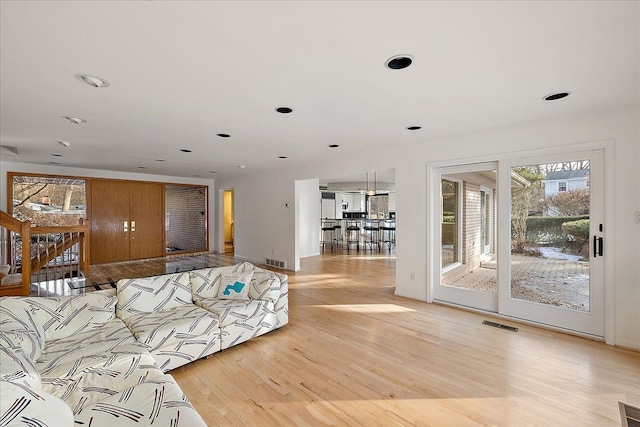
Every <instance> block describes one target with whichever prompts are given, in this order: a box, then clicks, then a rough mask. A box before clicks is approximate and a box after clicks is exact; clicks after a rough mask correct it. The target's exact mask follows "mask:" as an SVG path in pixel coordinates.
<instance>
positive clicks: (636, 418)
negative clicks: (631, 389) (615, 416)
mask: <svg viewBox="0 0 640 427" xmlns="http://www.w3.org/2000/svg"><path fill="white" fill-rule="evenodd" d="M618 405H619V406H620V418H622V427H640V408H636V407H635V406H631V405H627V404H624V403H622V402H618Z"/></svg>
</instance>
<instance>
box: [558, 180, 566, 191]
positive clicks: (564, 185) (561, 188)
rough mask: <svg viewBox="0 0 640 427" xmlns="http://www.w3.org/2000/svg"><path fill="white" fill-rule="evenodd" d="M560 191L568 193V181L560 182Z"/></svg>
mask: <svg viewBox="0 0 640 427" xmlns="http://www.w3.org/2000/svg"><path fill="white" fill-rule="evenodd" d="M558 191H567V181H560V182H558Z"/></svg>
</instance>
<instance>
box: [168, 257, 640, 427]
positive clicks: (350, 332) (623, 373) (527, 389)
mask: <svg viewBox="0 0 640 427" xmlns="http://www.w3.org/2000/svg"><path fill="white" fill-rule="evenodd" d="M394 270H395V259H394V258H392V257H389V256H385V255H378V256H369V255H362V254H360V255H330V254H327V255H324V256H319V257H313V258H309V259H305V260H303V261H302V272H300V273H297V274H293V273H292V274H290V288H289V289H290V290H289V315H290V323H289V325H287V326H285V327H283V328H281V329H279V330H277V331H273V332H270V333H268V334H266V335H263V336H261V337H258V338H255V339H253V340H251V341H249V342H246V343H243V344H240V345H238V346H235V347H232V348H230V349H227V350H224V351H222V352H219V353H216V354H214V355H212V356H211V357H210V358H209V359H202V360H198V361H196V362H193V363H190V364H189V365H186V366H184V367H181V368H178V369H175V370H174V371H172V372H171V374H172V375H173V376H174V377H175V378H176V380H177V381H178V383H179V384H180V386H181V387H182V389H183V390H184V392H185V394H186V395H187V396H188V397H189V399H190V400H191V402H192V403H193V405H194V406H195V407H196V409H197V410H198V411H199V412H200V414H201V415H202V417H203V418H204V419H205V421H206V422H207V423H208V424H209V425H211V426H215V425H238V426H241V425H249V426H287V425H295V426H322V425H336V426H408V425H421V426H430V425H433V426H619V425H620V415H619V412H618V406H617V402H618V401H625V402H627V403H630V404H632V405H634V406H639V405H640V353H638V352H633V351H629V350H624V349H619V348H614V347H610V346H607V345H605V344H603V343H599V342H594V341H590V340H587V339H583V338H579V337H573V336H569V335H564V334H561V333H556V332H550V331H547V330H543V329H538V328H535V327H531V326H526V325H521V324H515V326H518V327H519V328H520V329H519V331H518V332H517V333H513V332H509V331H505V330H500V329H496V328H492V327H489V326H484V325H482V324H481V323H482V321H483V320H484V319H485V318H486V317H485V316H482V315H478V314H475V313H470V312H466V311H462V310H457V309H453V308H449V307H444V306H439V305H432V304H425V303H422V302H418V301H412V300H408V299H404V298H400V297H396V296H394V295H393V289H394V280H395V279H394ZM503 323H504V322H503Z"/></svg>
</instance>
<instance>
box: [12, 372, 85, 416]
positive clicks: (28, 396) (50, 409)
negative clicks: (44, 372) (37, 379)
mask: <svg viewBox="0 0 640 427" xmlns="http://www.w3.org/2000/svg"><path fill="white" fill-rule="evenodd" d="M0 396H2V399H0V420H1V423H2V425H3V426H60V427H73V425H74V421H73V414H72V413H71V409H70V408H69V406H67V404H66V403H64V402H63V401H62V400H60V399H59V398H57V397H55V396H52V395H50V394H49V393H46V392H43V391H41V390H33V389H30V388H28V387H25V386H23V385H20V384H15V383H10V382H7V381H3V380H0Z"/></svg>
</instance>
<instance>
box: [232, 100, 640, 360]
mask: <svg viewBox="0 0 640 427" xmlns="http://www.w3.org/2000/svg"><path fill="white" fill-rule="evenodd" d="M638 117H639V111H638V109H637V108H633V109H625V110H619V111H612V112H607V113H601V114H594V115H590V116H584V117H576V118H565V119H558V120H554V121H547V122H540V123H533V124H526V125H521V126H514V127H509V128H503V129H497V130H489V131H483V132H476V133H472V134H465V135H460V136H457V137H452V138H447V139H429V138H428V136H426V135H428V134H427V132H428V129H424V134H425V137H424V138H423V139H422V140H420V141H419V142H417V143H415V144H412V145H401V144H397V145H395V148H394V150H393V152H390V151H389V150H388V149H381V150H380V151H379V152H375V151H369V152H367V153H362V152H360V153H358V154H357V155H355V153H356V149H355V148H354V149H353V151H352V152H353V154H354V155H353V156H352V155H350V153H351V152H349V150H350V148H349V147H348V144H344V145H343V146H342V147H341V148H340V150H343V148H344V150H343V151H341V152H340V153H336V155H335V156H332V157H331V158H325V159H324V160H322V161H318V162H315V163H310V164H305V165H299V166H298V168H297V169H288V170H287V169H283V170H280V171H278V172H276V173H273V174H270V175H262V174H260V175H256V176H255V177H251V176H247V177H243V178H236V179H230V180H229V182H228V183H225V184H227V185H228V186H232V187H235V188H236V189H237V191H238V195H239V194H240V193H241V192H244V191H245V190H246V192H247V194H246V196H247V199H246V203H247V204H249V205H250V204H251V201H250V199H251V198H252V197H257V198H259V199H260V200H272V206H271V207H270V208H269V209H261V210H257V211H255V212H246V216H245V217H244V221H247V222H252V221H256V222H257V223H259V224H262V225H263V227H247V228H244V229H243V228H242V227H240V226H239V227H238V229H237V233H238V237H239V236H240V235H242V242H243V243H242V244H243V245H247V246H251V250H249V249H247V252H246V253H247V254H250V257H251V258H252V259H256V260H259V259H262V258H264V257H265V256H269V255H270V254H271V253H272V251H273V252H276V253H278V254H282V256H290V257H291V258H288V259H287V260H289V259H291V260H293V258H294V253H295V249H294V247H295V242H296V239H295V236H294V234H295V221H294V219H293V218H292V219H291V220H290V221H286V220H284V217H283V215H282V211H283V209H282V208H281V205H282V203H283V202H284V200H287V199H289V198H291V197H293V193H294V191H293V183H294V181H295V180H296V179H308V178H314V177H330V176H342V175H344V172H345V171H362V170H383V169H390V168H395V169H396V210H397V212H398V220H397V225H396V227H397V233H396V238H397V249H396V258H397V259H396V293H397V294H398V295H402V296H406V297H409V298H414V299H419V300H424V301H426V300H427V260H428V257H429V253H428V252H427V239H428V237H429V233H428V230H427V224H428V217H427V164H428V163H429V162H444V161H447V160H455V159H469V158H477V159H484V160H495V159H496V158H497V157H500V156H502V155H506V154H508V153H513V152H521V151H527V150H542V149H554V148H557V147H558V146H566V145H572V144H583V143H589V142H594V141H613V142H612V144H611V147H612V149H610V150H608V151H607V155H608V156H610V157H611V158H610V159H609V164H610V165H612V167H611V168H610V170H607V171H605V174H608V176H609V180H608V184H607V185H608V186H607V194H605V197H606V200H605V204H606V212H605V215H606V216H607V218H608V219H607V222H608V224H611V227H609V229H608V230H607V233H606V240H605V245H606V247H605V250H606V251H607V253H609V254H611V255H610V256H609V257H607V261H606V263H607V264H606V270H607V271H606V272H605V274H606V277H607V282H606V284H605V286H606V288H607V290H606V292H607V295H609V296H610V299H613V304H611V305H612V306H613V307H614V311H615V314H614V317H615V319H614V320H615V321H614V324H613V325H612V328H611V330H612V331H613V332H612V333H613V336H614V340H615V343H616V344H618V345H623V346H627V347H632V348H637V349H640V314H639V312H640V311H639V310H638V307H640V225H639V224H636V223H634V219H633V213H634V211H636V210H640V148H639V146H640V137H639V119H638ZM265 179H266V182H265ZM271 182H273V183H277V185H271ZM266 183H269V185H265V184H266ZM240 185H241V186H242V190H240V189H239V186H240ZM292 216H293V215H292ZM267 226H269V230H268V231H267V230H264V228H265V227H267ZM265 239H266V240H265ZM290 265H291V264H290ZM412 273H413V277H414V280H411V277H412ZM608 302H610V301H608Z"/></svg>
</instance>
